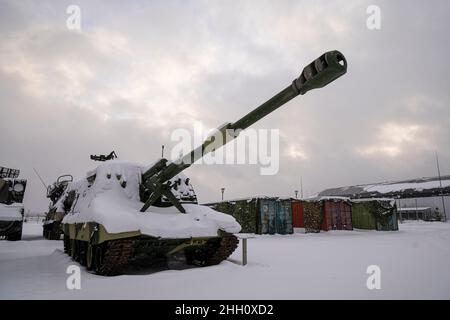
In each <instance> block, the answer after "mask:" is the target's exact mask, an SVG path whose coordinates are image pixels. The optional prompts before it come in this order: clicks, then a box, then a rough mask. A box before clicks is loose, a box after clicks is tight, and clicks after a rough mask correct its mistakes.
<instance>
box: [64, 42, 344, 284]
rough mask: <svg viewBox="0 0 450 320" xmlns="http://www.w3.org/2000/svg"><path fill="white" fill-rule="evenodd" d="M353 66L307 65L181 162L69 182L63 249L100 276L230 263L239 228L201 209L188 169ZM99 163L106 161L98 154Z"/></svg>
mask: <svg viewBox="0 0 450 320" xmlns="http://www.w3.org/2000/svg"><path fill="white" fill-rule="evenodd" d="M346 70H347V62H346V60H345V58H344V56H343V55H342V53H340V52H338V51H330V52H327V53H325V54H323V55H322V56H320V57H319V58H318V59H316V60H315V61H313V62H312V63H311V64H309V65H308V66H306V67H305V68H304V69H303V71H302V73H301V75H300V77H298V78H297V79H295V80H294V81H293V82H292V84H290V85H289V86H288V87H287V88H285V89H284V90H282V91H281V92H279V93H278V94H277V95H275V96H274V97H272V98H271V99H269V100H268V101H267V102H265V103H263V104H262V105H260V106H259V107H258V108H256V109H255V110H253V111H252V112H250V113H249V114H247V115H246V116H244V117H243V118H241V119H239V120H238V121H236V122H234V123H227V124H225V125H223V126H221V127H219V128H218V129H217V134H214V135H213V136H211V137H209V138H208V139H206V141H205V142H204V143H203V144H202V145H201V146H199V147H198V148H195V149H194V150H192V151H191V152H190V153H188V154H186V155H184V156H182V157H180V158H179V159H177V160H175V161H172V162H170V161H168V160H167V159H160V160H158V161H156V162H155V163H153V164H152V165H150V166H143V165H139V164H134V163H127V162H122V161H118V160H110V161H105V163H103V164H101V165H100V166H98V167H97V168H96V169H95V170H93V171H90V172H88V174H87V176H86V178H85V179H82V180H80V181H77V182H71V183H69V184H68V186H67V188H66V190H65V191H64V195H63V196H62V197H61V199H60V200H59V201H63V202H64V203H65V204H66V205H65V208H66V209H65V210H66V212H65V217H64V219H63V221H62V230H63V233H64V251H65V252H66V253H68V254H69V255H71V256H72V257H73V259H75V260H76V261H79V262H80V263H81V264H82V265H85V266H86V267H87V269H89V270H94V271H95V273H97V274H100V275H106V276H111V275H117V274H121V273H123V272H124V271H125V270H126V269H127V267H128V266H129V265H133V264H143V265H145V264H151V263H152V262H153V261H157V260H160V259H167V258H168V257H178V258H182V259H184V260H185V262H186V263H188V264H193V265H198V266H210V265H215V264H218V263H220V262H221V261H223V260H225V259H226V258H227V257H228V256H229V255H230V254H231V253H233V251H234V250H235V249H236V247H237V245H238V239H237V238H236V236H234V235H233V234H234V233H237V232H239V231H240V229H241V227H240V225H239V224H238V223H237V222H236V220H235V219H234V218H233V217H232V216H229V215H226V214H223V213H219V212H217V211H214V210H213V209H211V208H209V207H206V206H201V205H198V204H197V198H196V196H195V193H194V190H193V188H192V186H191V184H190V181H189V179H188V178H186V177H185V176H184V174H183V173H182V171H184V170H185V169H186V168H188V167H189V166H191V165H192V164H193V163H194V162H195V161H197V160H199V159H200V158H202V157H203V156H204V155H206V154H207V153H209V152H212V151H214V150H216V149H218V148H220V147H221V146H223V145H224V144H226V143H227V142H229V141H231V140H232V139H234V138H236V137H237V135H238V134H239V132H240V130H243V129H246V128H247V127H249V126H251V125H252V124H253V123H255V122H256V121H258V120H259V119H261V118H263V117H264V116H266V115H267V114H269V113H271V112H272V111H274V110H276V109H277V108H279V107H280V106H282V105H283V104H285V103H287V102H288V101H290V100H291V99H293V98H294V97H296V96H298V95H303V94H305V93H306V92H307V91H309V90H311V89H315V88H321V87H324V86H325V85H327V84H328V83H330V82H332V81H334V80H335V79H337V78H338V77H340V76H342V75H343V74H345V73H346ZM100 158H101V157H100Z"/></svg>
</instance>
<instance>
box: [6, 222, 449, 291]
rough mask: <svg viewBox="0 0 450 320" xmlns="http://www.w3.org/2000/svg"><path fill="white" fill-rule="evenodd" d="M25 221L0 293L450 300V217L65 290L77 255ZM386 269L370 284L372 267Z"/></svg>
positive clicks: (280, 243) (298, 239) (281, 243)
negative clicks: (377, 286) (68, 271)
mask: <svg viewBox="0 0 450 320" xmlns="http://www.w3.org/2000/svg"><path fill="white" fill-rule="evenodd" d="M41 228H42V227H41V225H40V224H37V223H36V222H32V223H25V225H24V236H23V240H22V241H19V242H8V241H3V240H2V241H0V298H1V299H25V298H26V299H317V298H322V299H355V298H357V299H402V298H405V299H412V298H423V299H431V298H434V299H449V298H450V223H440V222H434V223H432V222H429V223H427V222H408V223H403V224H401V225H400V231H399V232H377V231H332V232H323V233H320V234H303V233H300V232H299V233H295V234H293V235H286V236H281V235H275V236H256V238H254V239H249V240H248V250H249V264H248V265H247V266H245V267H244V266H241V265H240V261H241V248H238V250H237V251H236V252H235V253H234V254H233V255H232V256H231V258H230V259H229V260H228V261H224V262H222V263H221V264H220V265H218V266H213V267H208V268H189V269H182V268H178V269H177V270H145V271H141V272H132V273H131V274H128V275H123V276H117V277H109V278H108V277H101V276H96V275H94V274H91V273H88V272H86V271H85V269H84V268H82V269H81V270H82V274H81V289H80V290H68V289H67V288H66V279H67V277H68V274H66V269H67V267H68V266H69V265H71V264H76V263H74V262H73V261H72V260H71V258H69V257H68V256H66V255H65V254H64V253H63V251H62V241H50V240H44V239H43V238H42V236H41V232H42V229H41ZM374 264H375V265H378V266H379V267H380V268H381V289H380V290H368V289H367V287H366V280H367V278H368V276H369V275H368V274H366V269H367V267H368V266H369V265H374Z"/></svg>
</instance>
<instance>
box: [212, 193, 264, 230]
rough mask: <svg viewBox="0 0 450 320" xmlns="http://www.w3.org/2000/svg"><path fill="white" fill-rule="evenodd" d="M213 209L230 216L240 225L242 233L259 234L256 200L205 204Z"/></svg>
mask: <svg viewBox="0 0 450 320" xmlns="http://www.w3.org/2000/svg"><path fill="white" fill-rule="evenodd" d="M207 205H208V206H210V207H212V208H213V209H215V210H217V211H220V212H223V213H227V214H229V215H232V216H233V217H234V218H235V219H236V220H237V222H239V224H240V225H241V228H242V229H241V232H243V233H260V232H258V231H259V230H260V228H261V226H260V223H259V208H258V206H259V205H258V201H257V199H256V198H251V199H241V200H236V201H223V202H217V203H213V204H207Z"/></svg>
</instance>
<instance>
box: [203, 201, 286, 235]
mask: <svg viewBox="0 0 450 320" xmlns="http://www.w3.org/2000/svg"><path fill="white" fill-rule="evenodd" d="M205 205H207V206H209V207H211V208H213V209H215V210H217V211H220V212H223V213H227V214H230V215H232V216H233V217H234V218H235V219H236V220H237V222H238V223H239V224H240V225H241V227H242V230H241V232H243V233H257V234H275V233H277V234H289V233H293V232H294V229H293V225H292V208H291V200H290V199H280V198H277V197H270V198H269V197H257V198H256V197H255V198H248V199H239V200H230V201H222V202H217V203H208V204H205Z"/></svg>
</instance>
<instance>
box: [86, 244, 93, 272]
mask: <svg viewBox="0 0 450 320" xmlns="http://www.w3.org/2000/svg"><path fill="white" fill-rule="evenodd" d="M94 267H95V263H94V246H92V245H91V244H87V249H86V268H87V269H88V270H89V271H90V270H93V269H94Z"/></svg>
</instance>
